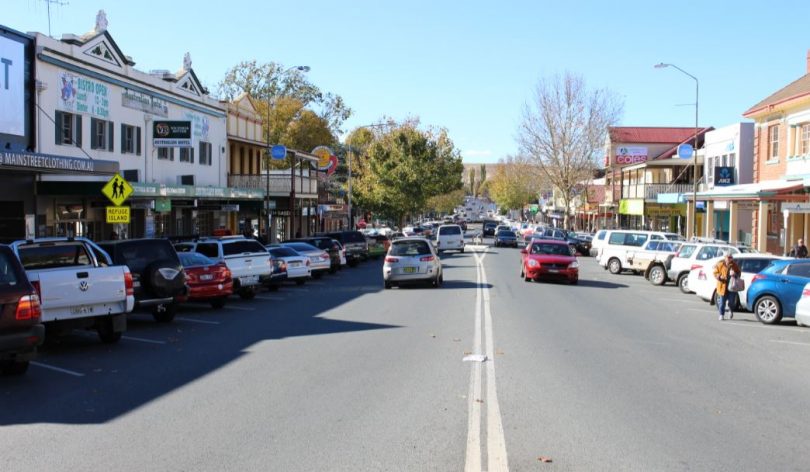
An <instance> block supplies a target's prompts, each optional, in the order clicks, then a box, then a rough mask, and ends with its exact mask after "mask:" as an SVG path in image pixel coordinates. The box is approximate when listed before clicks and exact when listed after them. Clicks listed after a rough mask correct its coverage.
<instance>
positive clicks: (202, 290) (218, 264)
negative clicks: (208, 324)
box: [177, 252, 233, 308]
mask: <svg viewBox="0 0 810 472" xmlns="http://www.w3.org/2000/svg"><path fill="white" fill-rule="evenodd" d="M177 256H178V257H179V258H180V263H181V264H182V265H183V270H184V271H185V272H186V284H187V285H188V289H189V292H188V300H190V301H203V302H209V303H211V306H212V307H214V308H222V307H224V306H225V301H226V300H227V299H228V297H229V296H230V295H231V294H233V279H232V278H231V277H232V276H231V271H230V270H229V269H228V266H227V265H225V263H224V262H222V261H215V260H213V259H211V258H208V257H206V256H204V255H202V254H200V253H199V252H179V253H177Z"/></svg>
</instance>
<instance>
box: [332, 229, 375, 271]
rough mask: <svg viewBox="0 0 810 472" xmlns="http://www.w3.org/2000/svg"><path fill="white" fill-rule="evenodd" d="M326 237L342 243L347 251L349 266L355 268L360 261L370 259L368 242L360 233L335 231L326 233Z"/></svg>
mask: <svg viewBox="0 0 810 472" xmlns="http://www.w3.org/2000/svg"><path fill="white" fill-rule="evenodd" d="M326 236H329V237H330V238H333V239H337V240H338V241H340V244H342V245H343V247H344V248H345V249H346V260H347V261H348V262H349V266H352V267H354V266H356V265H357V264H358V263H359V262H360V261H364V260H366V259H368V242H366V238H365V236H363V233H361V232H360V231H335V232H331V233H326Z"/></svg>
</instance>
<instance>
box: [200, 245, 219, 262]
mask: <svg viewBox="0 0 810 472" xmlns="http://www.w3.org/2000/svg"><path fill="white" fill-rule="evenodd" d="M197 252H199V253H200V254H202V255H204V256H208V257H213V258H214V259H217V258H219V246H217V243H199V244H197Z"/></svg>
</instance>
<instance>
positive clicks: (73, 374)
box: [31, 361, 84, 377]
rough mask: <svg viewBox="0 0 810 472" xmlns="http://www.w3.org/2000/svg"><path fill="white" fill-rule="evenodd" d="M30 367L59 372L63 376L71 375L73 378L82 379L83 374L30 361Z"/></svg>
mask: <svg viewBox="0 0 810 472" xmlns="http://www.w3.org/2000/svg"><path fill="white" fill-rule="evenodd" d="M31 365H35V366H37V367H42V368H43V369H49V370H55V371H56V372H61V373H63V374H68V375H72V376H74V377H84V374H82V373H81V372H74V371H72V370H67V369H63V368H61V367H55V366H52V365H48V364H43V363H42V362H35V361H31Z"/></svg>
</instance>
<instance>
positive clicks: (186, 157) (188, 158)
mask: <svg viewBox="0 0 810 472" xmlns="http://www.w3.org/2000/svg"><path fill="white" fill-rule="evenodd" d="M180 162H190V163H192V164H193V163H194V148H188V147H184V148H180Z"/></svg>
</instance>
